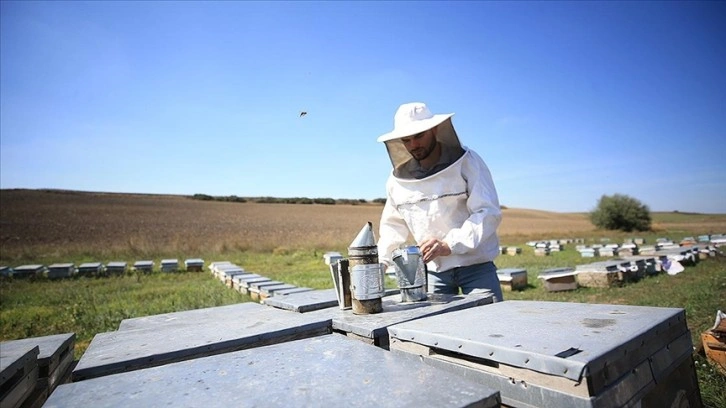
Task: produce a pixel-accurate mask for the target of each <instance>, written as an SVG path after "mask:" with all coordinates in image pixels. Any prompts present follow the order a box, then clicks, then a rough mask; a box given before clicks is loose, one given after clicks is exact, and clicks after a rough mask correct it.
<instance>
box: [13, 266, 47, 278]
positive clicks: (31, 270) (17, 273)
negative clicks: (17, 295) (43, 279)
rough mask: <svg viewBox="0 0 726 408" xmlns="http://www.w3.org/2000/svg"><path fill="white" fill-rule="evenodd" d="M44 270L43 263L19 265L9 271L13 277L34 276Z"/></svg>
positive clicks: (39, 274)
mask: <svg viewBox="0 0 726 408" xmlns="http://www.w3.org/2000/svg"><path fill="white" fill-rule="evenodd" d="M44 272H45V265H20V266H17V267H15V268H13V269H12V271H11V272H10V273H11V275H10V276H12V277H13V279H26V278H36V277H39V276H41V275H42V274H43V273H44Z"/></svg>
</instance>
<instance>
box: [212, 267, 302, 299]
mask: <svg viewBox="0 0 726 408" xmlns="http://www.w3.org/2000/svg"><path fill="white" fill-rule="evenodd" d="M209 271H210V272H211V273H212V275H214V277H215V278H217V279H219V280H220V281H221V282H222V283H224V284H225V285H226V286H227V287H228V288H231V289H234V290H236V291H238V292H239V293H241V294H243V295H248V296H249V297H250V298H251V299H252V300H254V301H256V302H263V301H264V300H265V299H267V298H269V297H271V296H274V295H278V296H284V295H289V294H292V293H302V292H309V291H312V290H313V289H311V288H305V287H298V286H295V285H291V284H288V283H284V282H281V281H277V280H274V279H271V278H268V277H266V276H263V275H260V274H258V273H252V272H249V271H246V270H244V268H242V267H240V266H238V265H236V264H234V263H232V262H229V261H220V262H212V263H210V264H209Z"/></svg>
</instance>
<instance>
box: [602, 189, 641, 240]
mask: <svg viewBox="0 0 726 408" xmlns="http://www.w3.org/2000/svg"><path fill="white" fill-rule="evenodd" d="M590 221H591V222H592V223H593V224H594V225H595V226H596V227H598V228H603V229H608V230H622V231H626V232H630V231H634V230H636V231H648V230H650V223H651V218H650V209H649V208H648V206H647V205H645V204H643V203H641V202H640V201H638V200H637V199H635V198H633V197H629V196H627V195H624V194H614V195H612V196H607V195H603V196H602V197H600V200H598V202H597V206H596V207H595V209H594V210H592V211H591V212H590Z"/></svg>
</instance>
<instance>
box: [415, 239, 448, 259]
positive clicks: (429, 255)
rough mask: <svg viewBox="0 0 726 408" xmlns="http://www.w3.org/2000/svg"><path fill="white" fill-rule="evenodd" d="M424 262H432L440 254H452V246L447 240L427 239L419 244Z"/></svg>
mask: <svg viewBox="0 0 726 408" xmlns="http://www.w3.org/2000/svg"><path fill="white" fill-rule="evenodd" d="M419 247H420V248H421V253H422V254H423V260H424V262H427V263H428V262H430V261H433V260H434V259H436V258H438V257H440V256H448V255H451V248H449V245H448V244H446V242H444V241H441V240H438V239H436V238H431V239H427V240H426V241H424V242H422V243H421V245H419Z"/></svg>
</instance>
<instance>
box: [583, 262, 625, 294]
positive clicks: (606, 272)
mask: <svg viewBox="0 0 726 408" xmlns="http://www.w3.org/2000/svg"><path fill="white" fill-rule="evenodd" d="M621 263H622V262H618V261H601V262H593V263H589V264H585V265H577V266H576V267H575V270H576V271H577V283H578V284H579V285H580V286H582V287H585V288H609V287H613V286H620V285H622V284H623V283H624V282H625V281H626V277H627V274H625V273H624V272H623V271H622V268H621Z"/></svg>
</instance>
